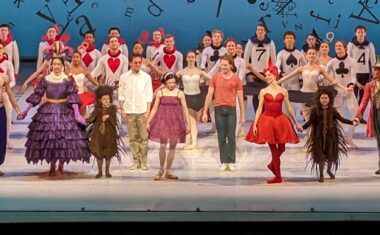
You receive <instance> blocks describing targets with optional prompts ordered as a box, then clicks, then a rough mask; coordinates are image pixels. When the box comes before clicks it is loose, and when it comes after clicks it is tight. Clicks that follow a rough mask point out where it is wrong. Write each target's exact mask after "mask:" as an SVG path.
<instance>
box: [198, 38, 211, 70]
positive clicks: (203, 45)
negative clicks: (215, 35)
mask: <svg viewBox="0 0 380 235" xmlns="http://www.w3.org/2000/svg"><path fill="white" fill-rule="evenodd" d="M210 45H211V32H210V31H206V34H205V35H203V37H202V41H201V42H200V43H199V44H198V47H197V48H195V49H194V51H195V52H196V53H197V59H196V62H197V64H196V65H197V67H198V68H199V69H201V63H202V52H203V50H204V49H206V48H207V47H209V46H210ZM205 67H207V65H205Z"/></svg>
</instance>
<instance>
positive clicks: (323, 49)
mask: <svg viewBox="0 0 380 235" xmlns="http://www.w3.org/2000/svg"><path fill="white" fill-rule="evenodd" d="M329 53H330V45H329V43H328V42H321V45H320V47H319V56H318V61H319V65H322V66H324V67H326V66H327V64H328V62H330V60H331V59H332V58H331V57H330V55H329Z"/></svg>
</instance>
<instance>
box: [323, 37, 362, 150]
mask: <svg viewBox="0 0 380 235" xmlns="http://www.w3.org/2000/svg"><path fill="white" fill-rule="evenodd" d="M335 54H336V57H335V58H333V59H332V60H330V62H329V63H328V64H327V66H326V72H327V73H328V74H332V76H333V77H334V78H335V80H336V81H337V82H338V83H339V84H340V85H342V86H343V87H347V88H349V90H347V89H338V94H337V96H336V97H335V99H334V107H336V108H337V110H338V112H339V113H340V115H343V108H344V106H347V108H348V110H349V111H350V113H351V116H352V117H353V116H355V115H356V113H357V112H358V108H359V106H358V101H357V99H356V97H355V94H354V93H353V89H354V86H355V84H356V83H357V81H356V67H357V63H356V61H355V60H354V59H352V58H351V57H350V56H348V54H347V46H346V43H345V42H343V41H342V40H337V41H336V42H335ZM354 131H355V126H350V127H349V128H348V134H347V143H348V145H349V146H350V147H351V148H358V147H357V146H356V144H355V143H354V142H353V140H352V138H353V135H354Z"/></svg>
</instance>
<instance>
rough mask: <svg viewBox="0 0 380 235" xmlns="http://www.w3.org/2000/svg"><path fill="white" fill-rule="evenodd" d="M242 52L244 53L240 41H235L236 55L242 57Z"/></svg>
mask: <svg viewBox="0 0 380 235" xmlns="http://www.w3.org/2000/svg"><path fill="white" fill-rule="evenodd" d="M243 54H244V48H243V45H242V44H241V43H237V44H236V55H237V56H239V57H243Z"/></svg>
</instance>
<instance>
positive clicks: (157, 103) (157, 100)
mask: <svg viewBox="0 0 380 235" xmlns="http://www.w3.org/2000/svg"><path fill="white" fill-rule="evenodd" d="M161 96H162V93H161V92H159V93H157V96H156V99H155V101H154V105H153V108H152V110H151V111H150V115H149V118H148V121H147V122H146V129H147V130H149V127H150V122H151V121H152V119H153V117H154V115H155V114H156V112H157V109H158V106H159V105H160V99H161Z"/></svg>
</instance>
